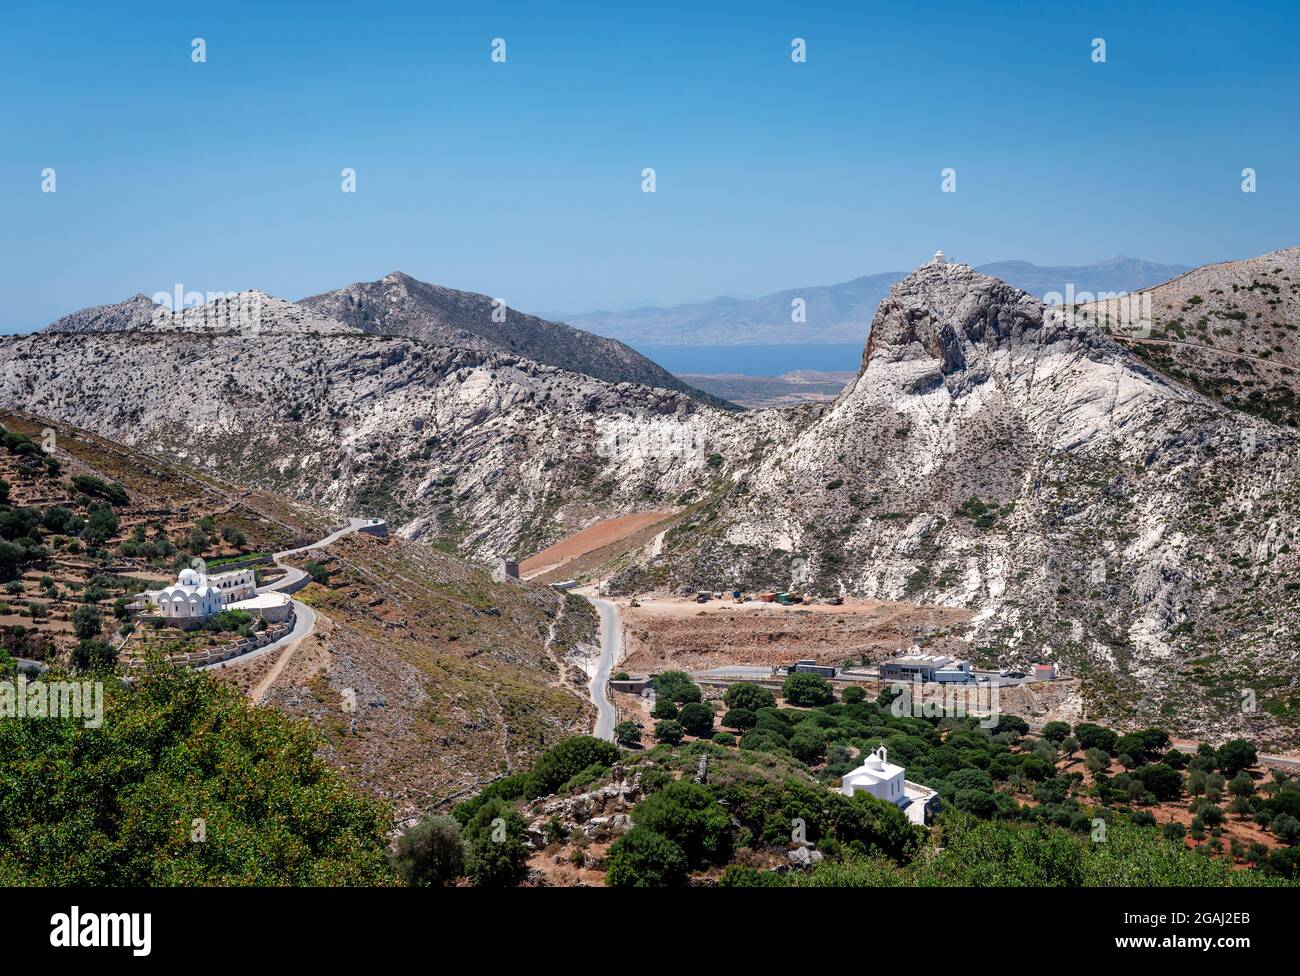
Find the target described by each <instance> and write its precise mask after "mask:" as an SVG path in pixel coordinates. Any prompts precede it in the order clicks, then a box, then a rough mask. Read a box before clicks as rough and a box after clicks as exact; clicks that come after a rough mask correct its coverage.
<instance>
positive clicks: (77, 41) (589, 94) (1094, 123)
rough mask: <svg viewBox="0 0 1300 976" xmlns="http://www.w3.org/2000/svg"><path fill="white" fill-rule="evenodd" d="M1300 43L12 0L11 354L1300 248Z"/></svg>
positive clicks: (937, 7) (1101, 29)
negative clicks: (172, 329)
mask: <svg viewBox="0 0 1300 976" xmlns="http://www.w3.org/2000/svg"><path fill="white" fill-rule="evenodd" d="M194 37H203V38H204V39H205V40H206V42H207V62H206V63H205V64H195V63H193V62H192V61H191V59H190V51H191V44H190V42H191V39H192V38H194ZM494 37H503V38H505V40H506V44H507V56H508V60H507V62H506V63H504V64H494V63H492V62H491V60H490V56H489V55H490V50H491V47H490V46H491V41H492V39H493V38H494ZM794 37H803V38H805V39H806V41H807V50H808V60H807V63H805V64H794V63H792V62H791V60H790V56H789V54H790V42H791V39H792V38H794ZM1094 37H1103V38H1105V40H1106V44H1107V62H1106V63H1105V64H1094V63H1093V62H1092V60H1091V58H1090V52H1091V46H1090V44H1091V40H1092V39H1093V38H1094ZM1297 37H1300V4H1296V3H1294V2H1285V3H1284V2H1272V3H1255V4H1250V3H1233V4H1226V3H1199V2H1178V3H1132V2H1127V3H1114V4H1101V3H1097V4H1089V3H1068V4H1067V3H996V2H991V0H981V2H978V3H976V2H970V3H967V4H948V3H942V2H930V3H906V4H904V3H897V2H864V0H857V2H852V3H847V2H846V3H823V4H817V3H789V4H774V3H772V4H763V3H752V2H751V3H735V4H699V3H671V2H656V3H654V4H610V3H600V4H595V3H593V4H575V3H553V4H539V3H520V4H504V3H474V4H467V3H457V4H439V3H430V2H421V3H411V4H403V3H388V4H330V3H313V4H310V5H308V4H302V5H295V4H287V3H277V4H239V3H233V2H227V3H221V4H201V3H181V2H173V3H157V4H154V3H129V2H127V3H122V4H105V3H102V2H96V3H65V4H60V3H49V4H42V5H37V4H23V5H11V6H10V7H9V9H8V10H7V11H6V16H5V28H4V30H3V32H0V220H2V221H3V226H4V233H3V235H0V287H2V288H3V294H4V296H5V303H4V306H3V310H2V311H0V331H17V330H23V329H27V328H32V327H36V326H40V325H43V324H44V323H46V322H47V321H49V320H51V319H53V318H55V317H57V316H58V315H61V314H65V313H67V312H70V311H72V310H74V309H77V308H81V307H84V306H87V305H92V304H100V303H104V302H109V301H117V300H120V299H122V298H125V297H126V296H128V295H130V294H133V293H135V292H144V293H146V294H153V293H154V292H156V291H160V290H166V291H171V290H172V289H173V288H174V287H175V285H176V284H177V283H181V284H183V285H184V286H185V287H186V288H187V289H195V290H199V291H229V290H235V289H241V288H248V287H259V288H262V289H264V290H266V291H268V292H271V293H272V294H276V295H280V296H283V297H286V298H292V299H296V298H300V297H303V296H304V295H308V294H312V293H315V292H318V291H323V290H327V289H330V288H335V287H339V286H341V285H344V284H346V283H348V282H351V281H357V280H370V279H374V278H378V277H380V276H382V275H384V274H386V273H387V272H389V271H393V270H398V269H400V270H403V271H407V272H409V273H410V274H413V275H415V276H416V277H418V278H422V279H424V280H427V281H433V282H437V283H440V284H445V285H449V286H452V287H456V288H464V289H469V290H473V291H481V292H485V293H489V294H492V295H496V296H501V297H503V298H505V299H506V300H507V301H508V302H509V304H510V305H511V306H513V307H515V308H520V309H523V310H538V311H547V312H561V311H570V312H579V311H587V310H592V309H597V308H621V307H628V306H632V305H638V304H647V303H652V302H653V303H678V302H685V301H693V300H699V299H705V298H709V297H713V296H715V295H718V294H733V295H740V296H753V295H758V294H763V293H766V292H770V291H775V290H778V289H782V288H787V287H798V286H804V285H813V284H826V283H830V282H834V281H841V280H845V279H848V278H852V277H856V276H858V275H862V274H870V273H875V272H879V271H886V270H895V269H907V268H910V267H912V266H914V265H916V264H918V263H920V262H921V261H922V260H924V259H925V258H926V257H928V256H929V255H930V254H931V253H932V252H933V251H934V250H935V248H937V247H942V248H943V249H944V250H945V251H946V252H947V253H948V254H949V255H950V256H952V257H954V258H956V259H959V260H963V261H968V262H970V263H972V264H978V263H982V262H985V261H992V260H1000V259H1006V258H1024V259H1027V260H1031V261H1035V262H1038V263H1043V264H1072V263H1088V262H1091V261H1095V260H1099V259H1102V258H1105V257H1110V256H1112V255H1114V254H1116V253H1119V252H1123V253H1125V254H1129V255H1132V256H1139V257H1144V258H1148V259H1151V260H1156V261H1164V262H1170V263H1182V264H1199V263H1204V262H1207V261H1213V260H1221V259H1225V258H1239V257H1246V256H1249V255H1252V254H1256V253H1261V252H1264V251H1268V250H1272V249H1274V248H1277V247H1283V246H1288V245H1294V244H1297V243H1300V234H1297V228H1298V227H1300V219H1298V218H1300V181H1298V180H1297V178H1296V173H1297V171H1300V134H1298V128H1300V127H1298V126H1297V121H1298V120H1300V55H1297V53H1296V38H1297ZM1247 166H1250V167H1253V168H1255V169H1256V171H1257V173H1258V191H1257V192H1256V193H1254V194H1246V193H1242V192H1241V189H1240V183H1241V176H1240V173H1241V170H1242V169H1243V167H1247ZM46 167H52V168H54V169H55V171H56V173H57V192H56V193H53V194H50V193H42V192H41V171H42V170H43V169H44V168H46ZM344 167H353V168H355V169H356V171H357V192H356V193H353V194H345V193H343V192H341V191H340V170H341V169H343V168H344ZM644 167H654V168H655V170H656V172H657V192H655V193H653V194H646V193H642V192H641V170H642V169H643V168H644ZM945 167H953V168H954V169H956V170H957V192H956V193H953V194H944V193H941V192H940V171H941V170H942V169H943V168H945Z"/></svg>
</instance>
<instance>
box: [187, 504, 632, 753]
mask: <svg viewBox="0 0 1300 976" xmlns="http://www.w3.org/2000/svg"><path fill="white" fill-rule="evenodd" d="M369 524H370V519H363V518H352V519H348V524H347V525H345V526H344V527H343V528H341V529H338V530H337V531H335V532H331V533H330V534H329V535H327V536H325V538H323V539H321V540H320V541H318V542H313V543H312V544H311V545H308V546H299V547H298V548H297V549H285V550H284V551H283V552H277V553H275V554H274V555H272V556H271V559H272V560H273V561H274V562H275V565H276V566H278V567H279V568H280V569H283V570H284V575H283V576H282V577H280V578H279V579H278V580H276V581H275V582H274V583H267V584H266V585H265V586H259V587H258V588H257V592H258V593H275V592H277V591H279V590H283V589H284V588H285V587H287V586H290V585H292V584H294V583H297V582H298V581H299V580H301V579H304V578H306V576H307V574H306V573H305V572H303V571H302V570H301V569H298V567H296V566H286V565H284V564H283V563H282V562H281V561H280V560H282V559H284V558H285V557H286V556H296V555H298V553H301V552H310V551H311V550H312V549H323V548H324V547H325V546H328V545H329V544H330V543H331V542H334V541H336V540H338V539H341V538H343V537H344V536H345V535H351V534H352V533H353V532H356V531H357V530H358V529H359V528H361V527H362V526H363V525H369ZM289 599H290V600H291V601H292V602H293V618H294V619H293V629H292V630H291V631H289V633H287V634H285V635H284V636H283V637H281V638H280V639H279V640H276V641H272V642H271V643H269V644H267V645H266V646H265V647H259V648H257V650H254V651H249V652H248V653H247V654H241V655H239V657H232V658H231V659H230V660H229V661H222V662H220V663H219V664H209V665H207V666H206V667H203V668H198V669H197V670H200V671H207V670H209V669H211V668H224V667H225V666H226V665H228V664H236V663H239V664H242V663H243V662H244V661H251V660H253V659H254V658H259V657H261V656H262V655H264V654H270V653H271V652H272V651H278V650H280V649H281V648H283V647H287V646H288V645H290V644H293V643H296V642H297V641H300V640H302V639H303V638H304V637H306V636H307V635H308V634H310V633H311V632H312V631H313V630H315V629H316V611H315V610H313V609H312V608H311V607H309V606H307V604H305V603H303V602H302V601H301V600H294V599H293V597H290V598H289ZM610 737H611V738H612V737H613V726H612V725H611V726H610Z"/></svg>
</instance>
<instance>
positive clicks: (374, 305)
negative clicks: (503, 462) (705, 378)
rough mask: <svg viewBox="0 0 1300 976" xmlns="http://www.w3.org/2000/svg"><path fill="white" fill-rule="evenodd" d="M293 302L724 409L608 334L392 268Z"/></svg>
mask: <svg viewBox="0 0 1300 976" xmlns="http://www.w3.org/2000/svg"><path fill="white" fill-rule="evenodd" d="M299 304H300V305H302V306H303V307H304V308H307V309H310V310H311V311H313V312H315V313H317V314H320V315H324V316H327V317H329V318H332V319H337V320H338V321H340V322H345V323H347V324H348V325H351V326H354V327H355V328H357V329H360V330H362V331H364V332H368V333H370V334H372V335H389V336H408V337H410V338H412V339H419V340H421V341H423V342H430V343H436V344H439V345H448V346H456V347H461V348H470V349H478V350H482V351H485V352H496V353H504V354H506V355H512V356H523V357H526V358H528V359H531V360H533V361H534V362H538V363H545V364H547V365H550V366H556V367H559V368H560V369H565V370H569V371H571V372H574V373H583V374H585V375H587V376H594V377H595V378H596V379H601V380H605V381H606V382H609V383H636V384H639V385H641V386H649V387H659V388H662V389H666V390H675V391H677V392H678V393H685V394H687V395H688V396H690V397H692V398H694V399H697V400H700V401H702V402H704V403H709V404H712V405H713V406H716V407H725V408H729V407H730V404H727V403H726V402H725V401H722V400H719V399H718V398H716V397H713V396H711V395H709V394H707V393H703V392H702V391H700V390H696V389H694V388H693V387H691V386H688V385H687V384H685V383H683V382H682V381H681V380H679V379H678V378H677V377H675V376H673V375H672V374H671V373H669V372H668V371H667V370H666V369H664V368H663V367H661V366H659V365H658V364H656V363H654V362H652V361H650V360H649V359H647V358H646V357H645V356H642V355H641V354H640V353H639V352H637V351H636V350H634V349H631V348H630V347H628V346H625V345H624V344H623V343H621V342H619V341H617V340H615V339H606V338H603V337H601V336H597V335H593V334H592V333H590V332H583V331H581V330H579V329H574V328H572V327H570V326H567V325H565V324H564V323H562V322H548V321H547V320H545V319H541V318H538V317H537V316H535V315H528V314H526V313H524V312H520V311H517V310H516V309H513V308H510V307H509V306H508V305H507V304H506V303H505V302H504V300H501V299H493V298H489V297H488V296H487V295H478V294H475V293H473V292H467V291H457V290H456V289H454V288H443V287H441V286H439V285H430V284H427V283H426V282H423V281H417V280H416V279H415V278H412V277H411V276H410V275H408V274H403V273H402V272H400V271H396V272H394V273H393V274H390V275H385V276H384V277H383V278H381V279H379V280H378V281H364V282H357V283H355V284H351V285H348V286H347V287H346V288H340V289H337V290H336V291H330V292H325V293H324V294H321V295H313V296H311V297H310V298H304V299H303V300H302V301H301V302H299Z"/></svg>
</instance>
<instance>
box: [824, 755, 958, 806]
mask: <svg viewBox="0 0 1300 976" xmlns="http://www.w3.org/2000/svg"><path fill="white" fill-rule="evenodd" d="M840 792H841V793H843V794H844V795H845V796H852V795H853V794H854V793H868V794H870V795H871V796H874V797H875V798H876V799H878V800H884V801H885V802H886V803H892V804H894V806H896V807H898V808H899V809H900V810H902V811H903V813H905V814H906V815H907V819H908V820H910V821H912V823H915V824H921V825H925V824H927V823H929V822H930V813H931V804H932V803H933V802H934V800H935V799H936V798H937V797H938V795H939V794H938V792H937V791H935V790H932V789H930V788H929V787H928V786H922V785H921V784H920V783H909V782H908V781H907V780H906V779H904V778H903V767H902V766H895V765H894V764H893V763H891V762H890V761H889V753H888V751H887V750H886V749H885V747H884V746H881V747H880V748H878V749H877V750H876V751H875V752H873V753H871V754H870V755H868V756H867V761H866V762H864V763H863V764H862V765H861V766H859V767H858V768H857V769H855V770H853V771H852V772H851V773H846V774H845V776H844V778H843V779H841V780H840Z"/></svg>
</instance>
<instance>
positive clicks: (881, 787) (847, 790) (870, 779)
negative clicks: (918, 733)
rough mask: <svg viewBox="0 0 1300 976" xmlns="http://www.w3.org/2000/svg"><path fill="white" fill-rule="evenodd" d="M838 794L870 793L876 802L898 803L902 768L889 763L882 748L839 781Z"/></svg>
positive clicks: (886, 752)
mask: <svg viewBox="0 0 1300 976" xmlns="http://www.w3.org/2000/svg"><path fill="white" fill-rule="evenodd" d="M840 792H841V793H843V794H844V795H845V796H852V795H853V794H854V793H858V792H862V793H870V794H871V795H872V796H874V797H875V798H876V799H877V800H885V801H887V802H889V803H898V800H899V798H900V797H901V796H903V767H902V766H895V765H894V764H893V763H891V762H890V761H889V753H888V751H886V749H885V747H884V746H881V747H880V748H879V749H877V750H876V751H875V752H873V753H871V754H870V755H868V756H867V761H866V762H864V763H863V764H862V765H861V766H859V767H858V768H857V769H855V770H853V771H852V772H851V773H846V774H845V776H844V778H843V779H842V780H840Z"/></svg>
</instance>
